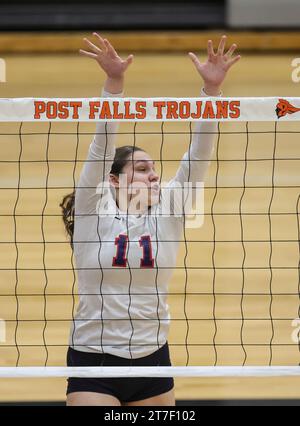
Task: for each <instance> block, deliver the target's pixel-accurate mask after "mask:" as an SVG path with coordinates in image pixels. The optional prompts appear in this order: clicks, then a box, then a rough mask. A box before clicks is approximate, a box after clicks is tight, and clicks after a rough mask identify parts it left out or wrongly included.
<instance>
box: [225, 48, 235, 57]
mask: <svg viewBox="0 0 300 426" xmlns="http://www.w3.org/2000/svg"><path fill="white" fill-rule="evenodd" d="M236 48H237V45H236V44H233V45H232V46H231V47H230V49H228V51H227V52H226V54H225V57H226V58H227V59H229V58H230V57H231V56H232V54H233V53H234V52H235V50H236Z"/></svg>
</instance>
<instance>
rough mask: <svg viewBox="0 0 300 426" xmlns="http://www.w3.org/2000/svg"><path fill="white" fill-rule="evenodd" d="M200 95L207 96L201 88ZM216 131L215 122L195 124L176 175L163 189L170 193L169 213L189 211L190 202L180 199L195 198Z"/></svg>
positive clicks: (203, 177)
mask: <svg viewBox="0 0 300 426" xmlns="http://www.w3.org/2000/svg"><path fill="white" fill-rule="evenodd" d="M201 95H202V96H207V95H206V94H205V92H204V91H203V90H202V92H201ZM216 133H217V123H216V122H197V123H196V124H195V126H194V129H193V131H192V141H191V143H190V145H189V149H188V150H187V151H186V152H185V153H184V155H183V157H182V159H181V162H180V166H179V168H178V170H177V172H176V175H175V176H174V177H173V178H172V179H171V180H170V181H169V182H168V183H167V184H166V186H165V190H166V191H168V192H169V193H170V192H171V193H172V195H171V196H170V194H169V195H168V200H171V206H170V207H171V214H173V213H174V212H181V213H182V214H183V213H186V214H188V213H189V207H190V206H191V204H190V203H187V202H186V203H185V202H184V201H182V200H186V197H187V196H189V197H192V200H195V199H196V198H195V197H196V184H197V182H200V183H201V182H204V180H205V176H206V173H207V170H208V168H209V165H210V160H211V157H212V154H213V151H214V141H215V139H216V137H215V136H216ZM185 185H186V189H184V188H185ZM193 204H194V203H193ZM183 206H184V209H183Z"/></svg>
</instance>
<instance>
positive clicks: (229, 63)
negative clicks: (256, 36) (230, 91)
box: [226, 55, 241, 70]
mask: <svg viewBox="0 0 300 426" xmlns="http://www.w3.org/2000/svg"><path fill="white" fill-rule="evenodd" d="M240 59H241V55H238V56H235V57H234V58H232V59H231V60H230V61H228V62H227V64H226V69H227V70H229V68H230V67H232V65H234V64H235V63H237V62H238V61H239V60H240Z"/></svg>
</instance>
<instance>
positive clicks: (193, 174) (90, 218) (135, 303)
mask: <svg viewBox="0 0 300 426" xmlns="http://www.w3.org/2000/svg"><path fill="white" fill-rule="evenodd" d="M202 95H203V93H202ZM103 96H104V97H111V96H114V97H119V96H122V95H120V94H119V95H112V94H109V93H106V92H103ZM117 130H118V124H117V123H97V129H96V135H95V137H94V140H93V142H92V143H91V145H90V148H89V153H88V157H87V160H92V161H87V162H85V164H84V166H83V170H82V172H81V176H80V179H79V182H78V185H77V188H76V197H75V227H74V228H75V229H74V238H73V242H74V257H75V263H76V268H77V270H78V271H77V278H78V291H79V295H80V300H79V305H78V309H77V313H76V316H75V318H74V321H73V322H72V326H71V333H70V342H69V343H70V346H71V347H73V348H74V349H75V350H78V351H82V352H100V353H109V354H112V355H116V356H119V357H123V358H128V359H131V358H132V359H134V358H140V357H144V356H147V355H150V354H151V353H153V352H155V351H156V350H158V349H159V348H160V347H161V346H163V345H164V344H165V343H166V341H167V337H168V330H169V325H170V315H169V309H168V304H167V293H168V283H169V281H170V278H171V276H172V273H173V268H174V267H175V266H176V258H177V252H178V246H179V240H180V239H181V237H182V233H183V227H184V216H183V215H181V216H170V217H167V216H163V215H161V216H159V215H151V214H149V213H145V214H142V215H139V216H138V215H131V214H128V215H127V214H124V212H122V211H120V210H119V208H118V206H117V204H116V201H115V190H114V188H113V187H112V186H111V190H110V191H108V192H109V193H110V194H109V197H108V204H110V205H109V210H110V211H111V212H115V214H110V215H106V216H101V217H100V216H99V215H98V214H97V211H98V210H97V208H98V207H99V198H101V195H99V193H97V191H96V188H97V186H98V185H99V182H106V183H107V182H109V173H110V169H111V165H112V163H113V159H114V155H115V145H114V141H115V135H114V134H115V133H117ZM215 130H216V125H215V124H214V123H197V124H196V132H195V133H194V135H193V140H192V143H191V146H190V149H189V153H188V151H187V152H186V153H185V154H184V156H183V161H181V163H180V167H179V168H178V170H177V173H176V176H175V177H174V178H173V179H172V180H171V181H170V182H168V185H167V186H169V187H172V185H174V182H179V183H182V185H183V183H184V182H187V181H190V182H191V183H192V184H194V183H196V182H199V181H203V180H204V176H205V173H206V170H207V168H208V165H209V160H210V158H211V153H212V151H213V141H214V135H213V134H202V135H201V134H200V135H199V134H198V132H199V133H200V132H212V133H213V132H215ZM189 158H190V160H202V161H190V162H189V161H188V159H189ZM95 160H96V161H95ZM203 160H207V161H203ZM108 186H109V184H108ZM193 186H194V185H193ZM166 190H167V187H166ZM98 192H99V191H98ZM164 194H165V192H164V189H163V188H161V198H160V202H159V204H158V205H156V206H154V207H155V208H156V209H157V208H161V207H162V205H163V202H164V199H165V196H164ZM151 209H153V207H152V208H151Z"/></svg>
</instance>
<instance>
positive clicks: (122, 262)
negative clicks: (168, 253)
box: [112, 234, 154, 268]
mask: <svg viewBox="0 0 300 426" xmlns="http://www.w3.org/2000/svg"><path fill="white" fill-rule="evenodd" d="M127 243H128V235H125V234H120V235H119V236H118V237H116V239H115V245H116V246H117V255H116V256H115V257H114V258H113V262H112V266H122V267H124V268H126V265H127V258H126V249H127ZM139 243H140V247H142V248H143V257H142V258H141V263H140V267H141V268H153V267H154V259H153V257H152V245H151V238H150V236H149V235H144V236H142V237H141V238H140V240H139Z"/></svg>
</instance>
